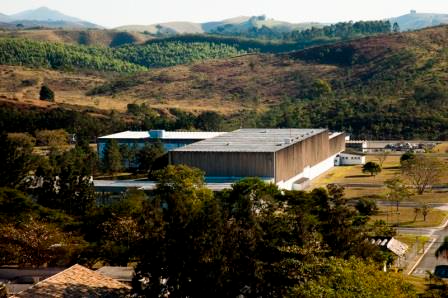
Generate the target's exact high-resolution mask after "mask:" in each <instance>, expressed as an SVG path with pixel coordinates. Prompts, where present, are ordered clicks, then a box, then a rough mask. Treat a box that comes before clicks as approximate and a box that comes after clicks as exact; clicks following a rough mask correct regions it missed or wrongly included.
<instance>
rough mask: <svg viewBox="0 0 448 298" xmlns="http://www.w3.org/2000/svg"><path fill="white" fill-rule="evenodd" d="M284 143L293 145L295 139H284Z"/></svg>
mask: <svg viewBox="0 0 448 298" xmlns="http://www.w3.org/2000/svg"><path fill="white" fill-rule="evenodd" d="M284 142H285V144H291V143H292V142H293V139H291V138H287V139H284Z"/></svg>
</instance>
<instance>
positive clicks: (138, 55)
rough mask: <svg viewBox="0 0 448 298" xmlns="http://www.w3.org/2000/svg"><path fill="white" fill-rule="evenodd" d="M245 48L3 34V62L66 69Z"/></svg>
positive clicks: (182, 59)
mask: <svg viewBox="0 0 448 298" xmlns="http://www.w3.org/2000/svg"><path fill="white" fill-rule="evenodd" d="M244 53H245V51H242V50H238V49H237V48H235V47H232V46H229V45H225V44H215V43H210V42H176V41H161V42H157V43H150V44H145V45H126V46H121V47H116V48H104V47H87V46H76V45H66V44H62V43H51V42H39V41H32V40H26V39H12V38H0V64H6V65H21V66H29V67H43V68H50V69H63V70H93V71H112V72H138V71H145V70H147V69H148V68H151V67H164V66H172V65H178V64H186V63H192V62H196V61H202V60H207V59H217V58H228V57H233V56H237V55H241V54H244Z"/></svg>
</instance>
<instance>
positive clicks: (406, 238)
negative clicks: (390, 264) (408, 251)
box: [394, 234, 430, 251]
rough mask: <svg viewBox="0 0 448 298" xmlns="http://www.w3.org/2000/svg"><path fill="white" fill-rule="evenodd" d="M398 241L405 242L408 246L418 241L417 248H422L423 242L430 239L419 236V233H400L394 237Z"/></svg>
mask: <svg viewBox="0 0 448 298" xmlns="http://www.w3.org/2000/svg"><path fill="white" fill-rule="evenodd" d="M394 238H395V239H397V240H398V241H401V242H403V243H405V244H407V245H408V246H409V247H413V246H414V244H415V243H417V241H418V244H419V245H418V247H417V250H419V251H420V250H422V249H423V248H424V244H425V243H426V242H428V241H429V240H430V238H429V237H428V236H421V235H412V234H402V235H396V236H395V237H394Z"/></svg>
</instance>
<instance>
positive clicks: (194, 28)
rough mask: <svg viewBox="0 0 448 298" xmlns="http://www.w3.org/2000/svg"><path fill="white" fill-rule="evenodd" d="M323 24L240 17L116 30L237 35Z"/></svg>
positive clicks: (162, 33)
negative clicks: (252, 31) (254, 30)
mask: <svg viewBox="0 0 448 298" xmlns="http://www.w3.org/2000/svg"><path fill="white" fill-rule="evenodd" d="M324 25H325V24H322V23H296V24H294V23H288V22H283V21H277V20H274V19H268V18H266V16H252V17H248V16H240V17H236V18H231V19H226V20H222V21H217V22H207V23H192V22H168V23H159V24H152V25H128V26H121V27H117V28H115V29H116V30H121V31H139V32H144V31H146V32H148V33H151V34H156V35H167V34H200V33H220V34H235V33H241V32H245V31H248V30H251V29H252V28H257V29H260V28H262V27H268V28H275V29H276V30H277V31H280V32H291V31H293V30H304V29H309V28H311V27H323V26H324Z"/></svg>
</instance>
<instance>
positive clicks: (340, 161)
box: [334, 151, 366, 166]
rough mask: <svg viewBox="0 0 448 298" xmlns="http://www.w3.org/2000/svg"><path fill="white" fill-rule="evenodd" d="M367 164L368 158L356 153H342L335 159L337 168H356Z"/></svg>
mask: <svg viewBox="0 0 448 298" xmlns="http://www.w3.org/2000/svg"><path fill="white" fill-rule="evenodd" d="M365 163H366V157H365V155H364V154H361V153H355V152H346V151H344V152H341V153H339V154H338V155H336V158H335V159H334V165H335V166H354V165H363V164H365Z"/></svg>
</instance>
